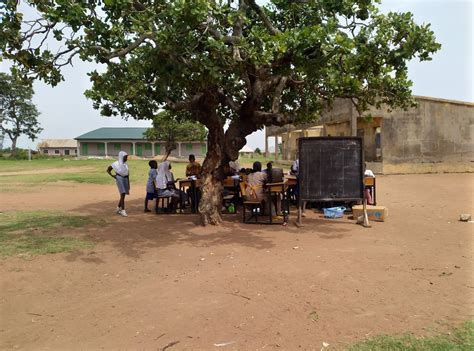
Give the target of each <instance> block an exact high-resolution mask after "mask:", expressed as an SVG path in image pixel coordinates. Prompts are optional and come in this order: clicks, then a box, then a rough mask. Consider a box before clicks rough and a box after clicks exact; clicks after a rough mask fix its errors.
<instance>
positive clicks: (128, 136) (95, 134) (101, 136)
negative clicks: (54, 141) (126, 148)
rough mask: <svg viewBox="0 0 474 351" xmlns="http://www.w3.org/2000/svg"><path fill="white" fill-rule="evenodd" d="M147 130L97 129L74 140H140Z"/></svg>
mask: <svg viewBox="0 0 474 351" xmlns="http://www.w3.org/2000/svg"><path fill="white" fill-rule="evenodd" d="M147 129H148V128H99V129H96V130H93V131H91V132H89V133H85V134H82V135H79V136H78V137H76V138H75V139H76V140H140V139H145V137H144V136H143V133H145V132H146V130H147Z"/></svg>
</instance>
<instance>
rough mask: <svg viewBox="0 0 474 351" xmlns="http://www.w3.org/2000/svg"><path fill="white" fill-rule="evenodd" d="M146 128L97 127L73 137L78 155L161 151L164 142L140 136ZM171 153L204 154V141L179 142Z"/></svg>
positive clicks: (139, 154) (146, 155)
mask: <svg viewBox="0 0 474 351" xmlns="http://www.w3.org/2000/svg"><path fill="white" fill-rule="evenodd" d="M147 129H148V128H99V129H96V130H93V131H91V132H88V133H85V134H82V135H80V136H78V137H76V138H75V140H77V150H78V156H86V157H87V156H90V157H109V156H110V157H114V156H118V153H119V152H120V151H125V152H126V153H128V154H129V155H132V156H137V157H143V158H152V157H155V156H160V155H164V154H165V142H164V141H152V140H147V139H146V138H145V136H144V134H145V132H146V130H147ZM176 144H177V148H176V149H175V150H173V151H172V152H171V154H170V155H171V156H173V157H187V156H189V155H190V154H194V155H196V157H204V156H205V155H206V152H207V142H206V141H181V142H177V143H176Z"/></svg>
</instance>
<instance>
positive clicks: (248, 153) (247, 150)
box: [239, 145, 255, 157]
mask: <svg viewBox="0 0 474 351" xmlns="http://www.w3.org/2000/svg"><path fill="white" fill-rule="evenodd" d="M254 152H255V150H254V149H252V148H251V147H250V146H248V145H245V146H244V147H243V148H242V149H240V151H239V155H240V156H249V157H250V156H253V154H254Z"/></svg>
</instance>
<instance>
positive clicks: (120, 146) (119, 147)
mask: <svg viewBox="0 0 474 351" xmlns="http://www.w3.org/2000/svg"><path fill="white" fill-rule="evenodd" d="M121 148H122V145H120V144H114V150H115V151H120V149H121Z"/></svg>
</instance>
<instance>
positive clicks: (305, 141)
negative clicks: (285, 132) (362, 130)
mask: <svg viewBox="0 0 474 351" xmlns="http://www.w3.org/2000/svg"><path fill="white" fill-rule="evenodd" d="M314 141H318V142H320V143H318V144H319V146H323V145H325V144H324V142H327V145H328V148H327V150H325V151H324V152H325V153H326V154H325V155H331V152H334V149H335V148H336V146H335V145H334V143H333V144H332V145H331V142H338V143H339V144H340V143H341V141H347V144H348V147H352V148H353V150H352V151H353V152H357V154H358V156H359V157H358V160H357V159H356V160H355V161H356V162H357V163H358V164H355V165H352V166H351V167H350V171H351V172H352V173H357V179H358V180H357V179H355V180H353V181H352V184H349V185H348V187H349V188H351V189H352V191H351V195H352V196H337V195H334V194H331V195H326V196H322V195H321V194H319V195H318V194H315V195H309V194H308V193H311V191H309V190H310V189H309V188H308V187H309V186H310V183H314V179H311V177H310V176H309V174H308V172H307V171H306V167H308V168H309V166H307V165H308V163H309V162H312V163H314V162H315V159H314V158H313V159H307V154H305V149H306V148H307V147H308V145H309V144H310V143H311V142H314ZM354 142H355V143H354ZM331 147H332V149H331ZM298 150H299V170H298V182H299V191H298V193H299V196H298V222H299V223H300V224H301V208H302V204H303V202H306V201H321V202H325V201H363V199H364V168H365V166H364V164H365V163H364V151H363V139H362V138H361V137H310V138H299V142H298ZM320 151H321V150H320ZM359 160H360V162H359ZM316 161H319V164H318V167H319V169H321V162H322V159H321V158H319V159H317V157H316ZM344 166H346V163H345V162H344ZM346 169H347V167H343V169H341V172H343V173H344V172H346ZM343 179H344V175H343ZM312 181H313V182H312ZM321 181H322V180H321V178H319V182H321ZM356 184H358V186H357V189H356ZM342 186H343V187H345V186H346V184H345V183H344V184H343V185H342ZM342 192H343V193H344V192H345V191H342ZM313 193H314V191H313ZM346 193H347V192H346Z"/></svg>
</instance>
